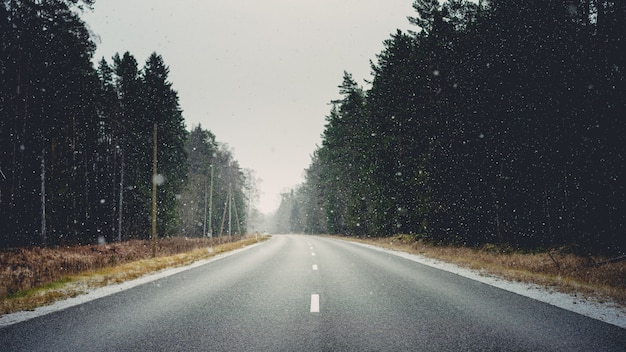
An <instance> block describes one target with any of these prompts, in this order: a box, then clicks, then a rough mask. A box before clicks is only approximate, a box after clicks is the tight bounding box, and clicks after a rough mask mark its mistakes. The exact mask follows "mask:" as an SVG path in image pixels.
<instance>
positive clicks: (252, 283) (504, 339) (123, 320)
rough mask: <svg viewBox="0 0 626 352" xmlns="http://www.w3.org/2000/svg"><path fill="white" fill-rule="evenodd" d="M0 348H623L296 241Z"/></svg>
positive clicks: (463, 288) (96, 303)
mask: <svg viewBox="0 0 626 352" xmlns="http://www.w3.org/2000/svg"><path fill="white" fill-rule="evenodd" d="M0 350H1V351H72V352H75V351H594V352H600V351H622V352H623V351H625V350H626V329H621V328H619V327H616V326H613V325H609V324H606V323H602V322H600V321H597V320H594V319H590V318H587V317H584V316H582V315H578V314H576V313H572V312H569V311H566V310H562V309H559V308H556V307H553V306H550V305H547V304H545V303H541V302H538V301H535V300H532V299H528V298H525V297H522V296H519V295H516V294H513V293H510V292H507V291H504V290H501V289H497V288H493V287H491V286H488V285H485V284H482V283H478V282H476V281H472V280H469V279H466V278H463V277H460V276H458V275H455V274H452V273H448V272H445V271H441V270H438V269H434V268H431V267H428V266H424V265H421V264H418V263H415V262H413V261H409V260H407V259H404V258H401V257H398V256H395V255H393V254H390V253H385V252H381V251H376V250H372V249H370V248H366V247H363V246H359V245H355V244H352V243H348V242H344V241H339V240H334V239H329V238H322V237H314V236H301V235H280V236H274V237H273V238H272V239H271V240H269V241H267V242H265V243H263V244H261V245H259V246H256V247H254V248H251V249H249V250H246V251H243V252H240V253H237V254H234V255H232V256H229V257H226V258H223V259H220V260H217V261H214V262H211V263H209V264H206V265H204V266H201V267H198V268H194V269H190V270H187V271H184V272H182V273H179V274H176V275H173V276H169V277H166V278H163V279H160V280H157V281H153V282H151V283H148V284H144V285H141V286H137V287H134V288H132V289H129V290H126V291H123V292H120V293H117V294H114V295H111V296H107V297H104V298H100V299H97V300H93V301H91V302H88V303H85V304H82V305H80V306H75V307H72V308H68V309H65V310H62V311H59V312H55V313H51V314H48V315H45V316H41V317H38V318H35V319H31V320H28V321H25V322H22V323H18V324H14V325H11V326H7V327H3V328H0Z"/></svg>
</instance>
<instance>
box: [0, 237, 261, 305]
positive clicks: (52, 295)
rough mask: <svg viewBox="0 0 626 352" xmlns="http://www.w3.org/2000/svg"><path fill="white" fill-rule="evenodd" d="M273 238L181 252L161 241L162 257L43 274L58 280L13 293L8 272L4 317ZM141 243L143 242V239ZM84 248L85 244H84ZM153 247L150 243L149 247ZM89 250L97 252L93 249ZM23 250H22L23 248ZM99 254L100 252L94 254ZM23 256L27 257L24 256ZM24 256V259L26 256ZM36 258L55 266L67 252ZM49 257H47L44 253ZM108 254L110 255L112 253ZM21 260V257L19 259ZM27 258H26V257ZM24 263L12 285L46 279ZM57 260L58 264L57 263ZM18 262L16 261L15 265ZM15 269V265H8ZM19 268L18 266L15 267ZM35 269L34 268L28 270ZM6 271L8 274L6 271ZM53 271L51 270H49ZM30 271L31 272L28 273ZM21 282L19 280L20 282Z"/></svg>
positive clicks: (133, 245) (217, 243) (130, 245)
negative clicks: (26, 278)
mask: <svg viewBox="0 0 626 352" xmlns="http://www.w3.org/2000/svg"><path fill="white" fill-rule="evenodd" d="M268 238H269V237H259V238H258V239H256V238H255V237H252V236H251V237H246V238H243V239H240V240H237V241H233V242H224V241H223V240H220V241H211V242H206V243H209V244H212V245H211V246H209V247H207V246H203V247H200V248H193V249H191V250H188V251H184V252H181V253H175V254H171V252H172V251H181V250H184V249H186V248H187V247H186V246H180V245H179V244H178V240H176V241H172V242H171V243H169V244H168V243H163V242H162V243H161V244H160V246H161V247H160V249H161V252H160V253H165V254H162V256H159V257H156V258H144V259H134V257H131V259H130V260H124V261H123V262H122V263H119V262H120V260H114V261H110V260H108V264H109V265H104V266H100V267H98V265H94V268H91V269H85V270H80V269H79V268H80V267H86V266H87V264H81V265H78V266H77V268H75V269H76V270H73V272H72V273H66V274H65V275H61V274H58V273H57V274H56V275H43V276H45V277H55V278H54V279H51V280H48V282H45V283H40V284H32V285H31V286H30V287H27V288H23V289H17V290H14V291H13V292H10V293H9V292H7V291H8V290H7V286H9V285H10V284H9V283H8V282H9V281H8V280H7V275H5V277H4V279H5V281H4V282H0V283H2V284H3V285H4V286H3V288H4V290H3V291H2V292H4V295H2V296H0V316H1V315H4V314H8V313H14V312H18V311H24V310H34V309H35V308H37V307H41V306H45V305H49V304H51V303H53V302H55V301H58V300H62V299H65V298H70V297H75V296H77V295H80V294H83V293H85V292H87V291H88V290H89V289H93V288H97V287H102V286H106V285H109V284H112V283H120V282H124V281H128V280H132V279H136V278H139V277H141V276H144V275H146V274H149V273H153V272H156V271H159V270H162V269H165V268H170V267H178V266H184V265H188V264H191V263H193V262H195V261H198V260H202V259H207V258H210V257H212V256H215V255H217V254H220V253H224V252H228V251H232V250H235V249H239V248H243V247H245V246H248V245H251V244H254V243H256V242H258V241H263V240H266V239H268ZM139 242H141V241H139ZM196 242H197V243H196V244H199V243H205V242H204V241H196ZM116 246H117V247H118V249H119V248H122V247H125V250H128V251H130V252H135V251H134V249H132V248H136V247H141V248H143V247H144V244H143V243H126V244H124V243H122V244H116ZM83 247H84V246H83ZM148 248H149V246H148ZM31 250H34V252H36V253H41V251H42V249H31ZM62 250H63V251H64V252H66V253H64V254H65V255H67V254H68V253H76V252H82V251H83V250H84V248H82V247H81V248H78V247H73V248H72V249H69V248H65V249H62ZM88 251H92V252H94V253H95V252H96V251H94V250H92V249H89V250H88ZM20 253H22V252H21V251H20ZM3 254H4V257H0V259H4V260H5V261H9V259H7V254H6V252H5V253H3ZM94 255H95V256H96V257H101V256H98V255H97V254H94ZM22 257H23V256H22ZM22 257H20V258H22ZM26 257H27V258H29V259H32V261H35V262H39V263H40V264H41V263H47V264H51V265H52V266H53V267H60V266H59V264H58V263H57V262H58V261H59V260H60V258H63V253H61V254H59V253H56V254H55V255H53V256H52V257H54V258H56V260H52V259H49V258H48V259H47V260H37V257H34V256H33V255H30V256H29V255H27V256H26ZM44 257H45V256H44ZM105 257H108V258H110V256H108V254H106V255H105ZM18 259H19V258H18ZM18 259H16V258H13V259H12V260H13V261H14V262H17V261H18ZM22 259H23V258H22ZM81 262H82V263H84V262H94V263H100V262H102V260H99V259H93V258H92V256H89V258H87V259H85V258H83V260H81ZM21 263H22V266H18V268H19V270H20V271H21V272H22V275H19V274H18V275H14V276H13V277H14V278H17V279H18V280H14V282H13V284H12V287H19V286H20V285H21V286H24V283H23V281H24V280H19V279H20V278H21V277H23V276H27V277H30V278H31V280H29V282H33V283H37V282H42V280H43V278H41V277H39V278H37V277H35V276H36V275H35V274H36V273H40V272H45V270H43V269H40V268H39V265H37V264H34V263H30V262H27V261H25V260H22V261H21ZM54 263H57V264H54ZM14 265H15V264H14ZM7 268H8V269H11V267H7ZM14 268H15V266H14ZM29 268H30V269H31V270H30V271H29V270H27V269H29ZM6 271H7V270H5V274H6ZM48 271H50V269H48ZM24 273H27V275H24ZM16 281H17V282H16Z"/></svg>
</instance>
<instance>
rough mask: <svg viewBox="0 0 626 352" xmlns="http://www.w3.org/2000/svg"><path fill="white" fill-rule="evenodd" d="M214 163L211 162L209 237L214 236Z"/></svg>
mask: <svg viewBox="0 0 626 352" xmlns="http://www.w3.org/2000/svg"><path fill="white" fill-rule="evenodd" d="M212 214H213V164H211V189H210V190H209V237H213V217H212V216H211V215H212Z"/></svg>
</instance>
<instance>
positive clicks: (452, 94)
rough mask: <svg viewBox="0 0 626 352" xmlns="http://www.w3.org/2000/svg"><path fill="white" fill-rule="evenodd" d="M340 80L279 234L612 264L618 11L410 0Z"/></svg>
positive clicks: (616, 223)
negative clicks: (379, 47) (553, 251)
mask: <svg viewBox="0 0 626 352" xmlns="http://www.w3.org/2000/svg"><path fill="white" fill-rule="evenodd" d="M413 7H414V9H415V10H416V14H415V16H414V17H409V21H410V22H411V23H413V24H415V25H416V26H418V29H417V30H416V32H410V33H402V32H400V31H398V32H397V33H395V34H394V35H392V36H391V38H390V39H388V40H387V41H386V42H385V49H384V50H383V51H382V52H381V53H380V54H379V55H378V60H377V63H373V64H372V71H373V73H372V74H373V79H372V81H371V87H370V88H369V89H368V90H364V89H363V88H361V87H360V86H359V85H358V84H357V83H356V82H355V80H354V79H353V78H352V77H351V75H350V74H347V73H346V74H345V75H344V78H343V83H342V84H341V86H340V91H339V92H340V94H341V99H340V100H338V101H336V102H335V104H334V107H333V109H332V110H331V112H330V114H329V115H328V117H327V124H326V127H325V131H324V133H323V135H322V139H323V141H322V145H321V146H320V147H319V148H318V150H317V151H316V152H315V154H314V155H313V157H312V162H311V165H310V167H309V168H308V170H307V171H306V180H305V183H304V184H303V185H302V186H301V187H300V188H299V189H297V190H296V192H294V193H292V194H285V195H284V199H285V201H284V202H283V206H281V211H282V212H283V213H285V214H288V215H287V217H288V218H289V225H288V226H289V227H290V229H291V230H292V231H304V232H313V233H316V232H317V233H319V232H330V233H343V234H347V235H364V234H370V235H382V236H386V235H391V234H395V233H408V234H415V235H416V236H419V237H421V238H425V239H428V240H432V241H435V242H443V243H452V244H463V245H471V246H474V245H482V244H486V243H495V244H506V245H512V246H515V247H518V248H548V247H552V246H563V245H574V247H576V248H579V249H584V250H594V251H600V252H624V251H626V247H625V246H624V243H625V241H624V234H625V231H626V227H625V225H626V203H625V202H626V193H625V187H626V182H625V177H626V173H625V170H624V161H625V160H624V157H625V154H626V148H625V147H624V146H626V119H625V118H624V117H625V116H626V87H625V72H626V56H624V55H623V53H624V52H626V2H623V1H605V0H534V1H533V0H531V1H513V0H490V1H486V0H485V1H480V2H475V1H463V0H449V1H437V0H417V1H415V2H414V4H413Z"/></svg>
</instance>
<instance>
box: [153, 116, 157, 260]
mask: <svg viewBox="0 0 626 352" xmlns="http://www.w3.org/2000/svg"><path fill="white" fill-rule="evenodd" d="M152 139H153V141H154V148H153V150H152V151H153V153H152V258H154V257H156V240H157V218H156V217H157V204H156V200H157V124H156V122H155V123H154V133H153V136H152Z"/></svg>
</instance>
